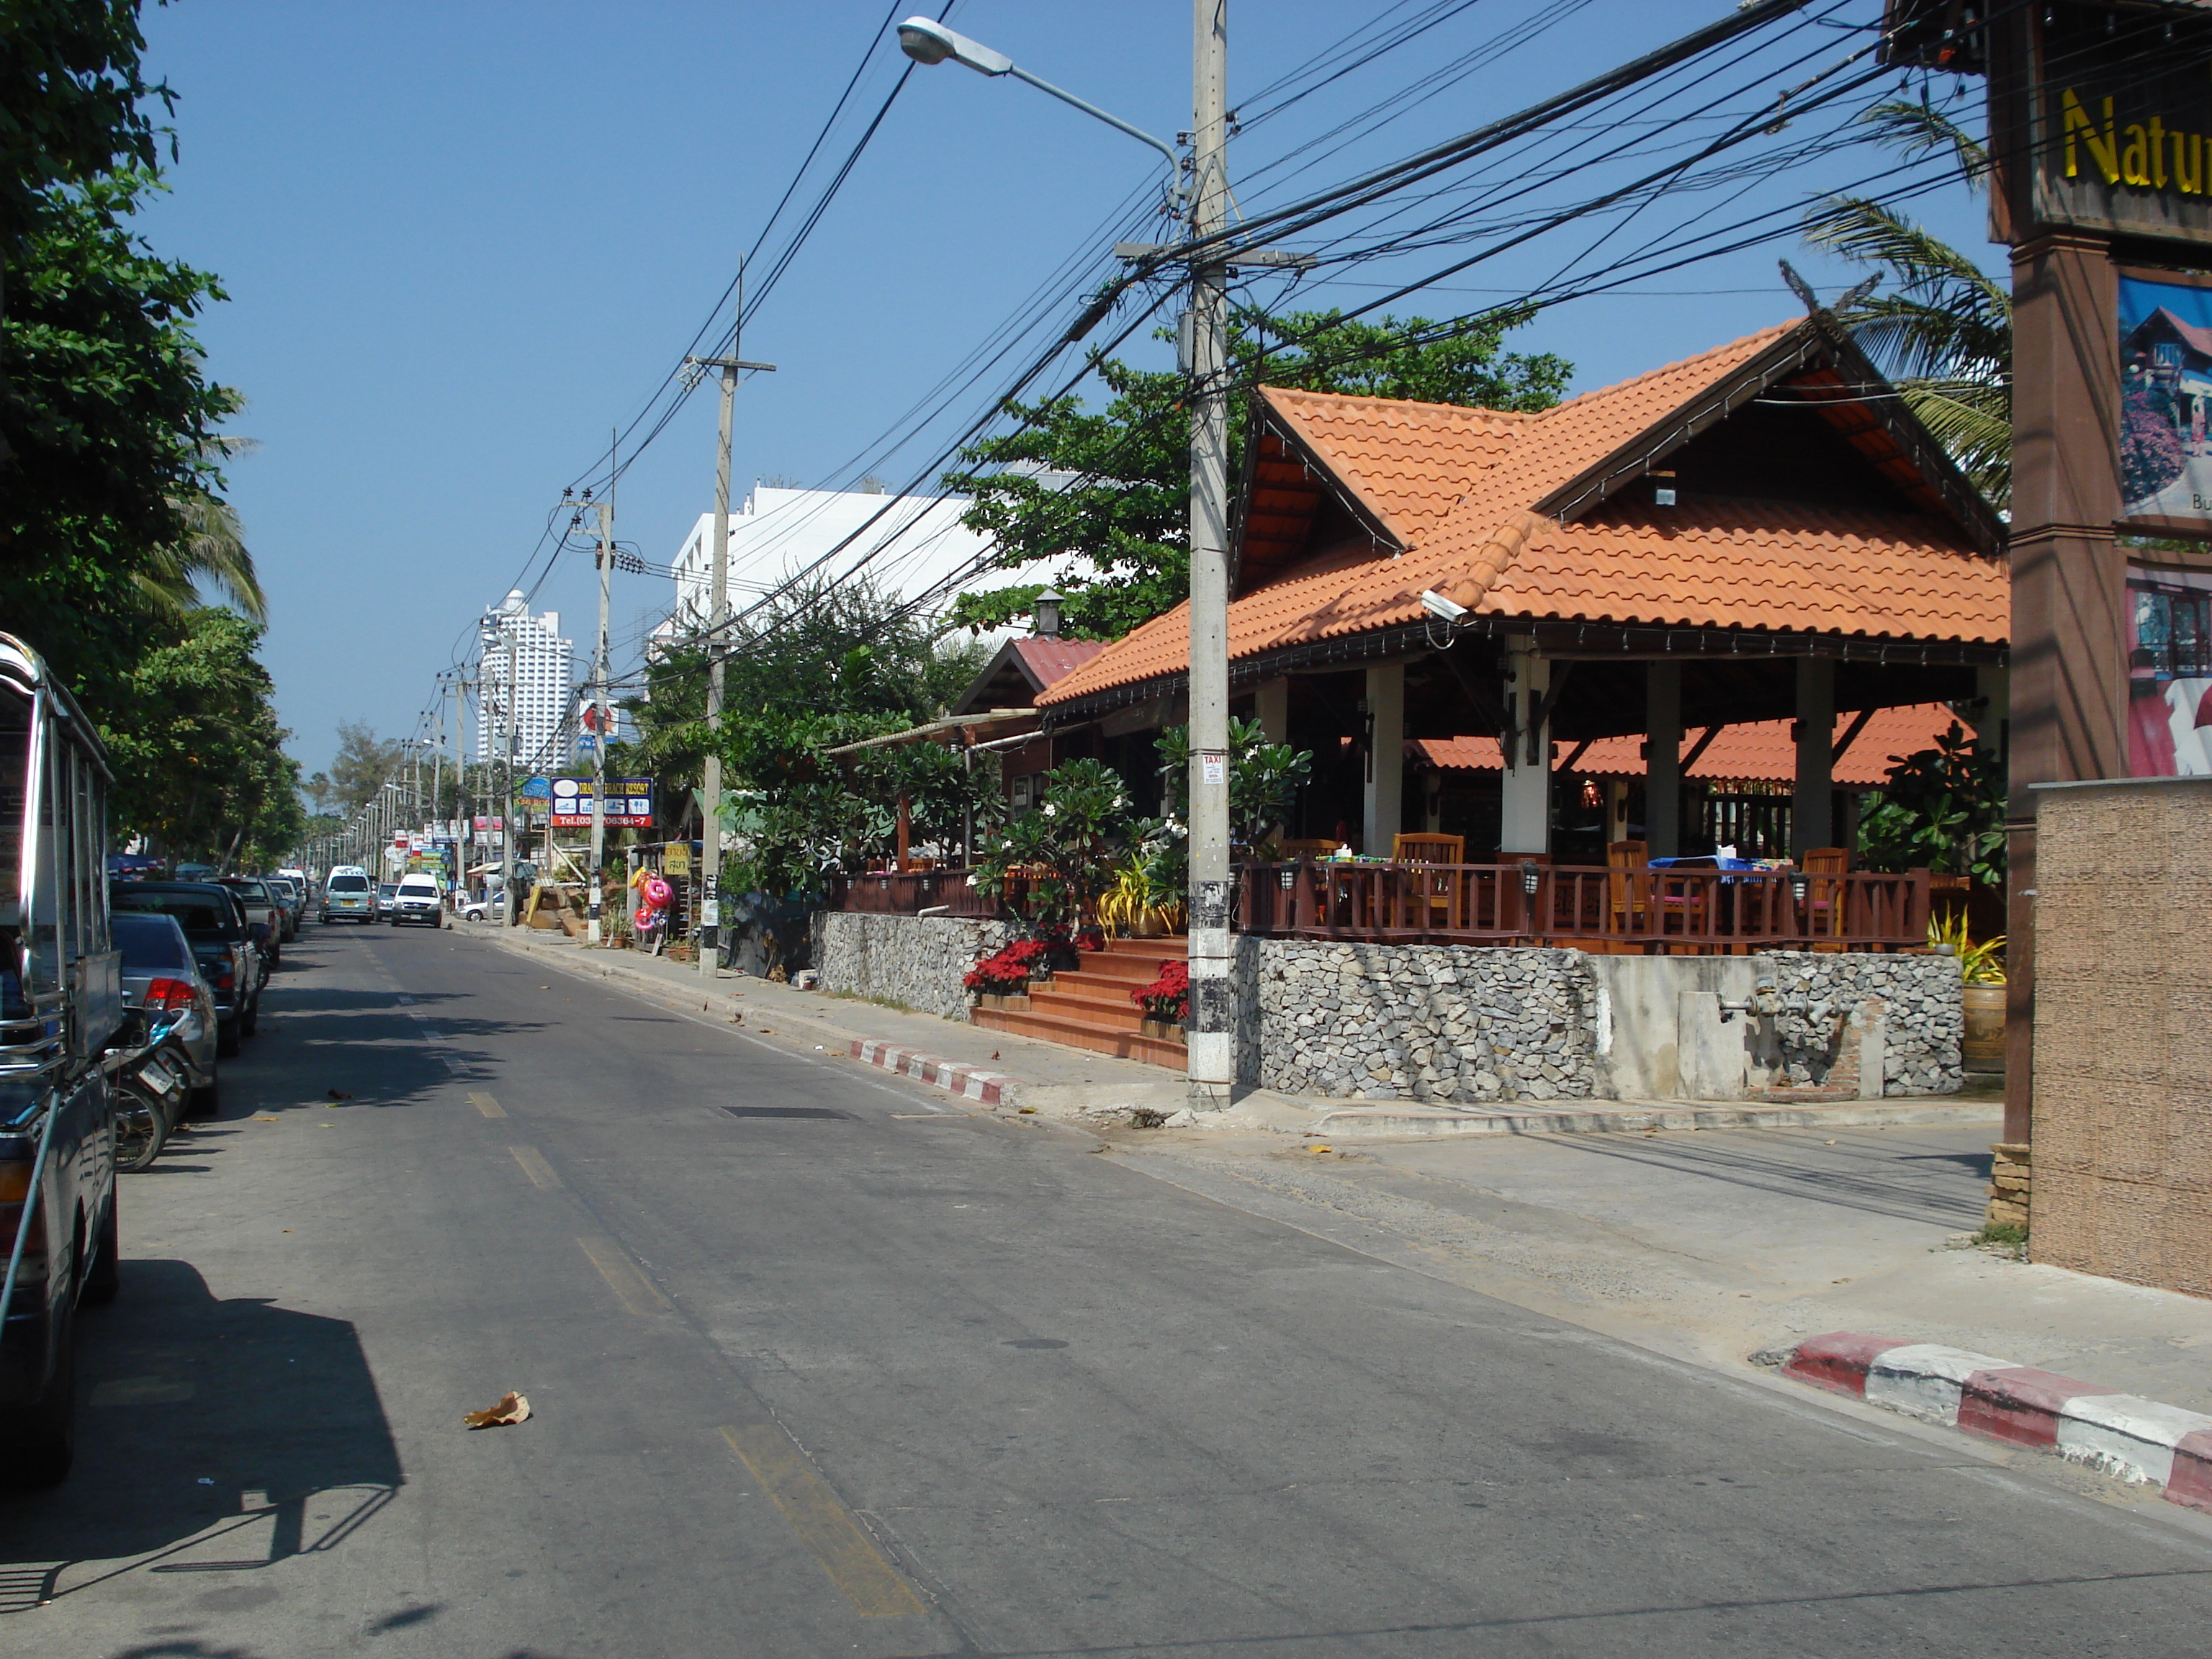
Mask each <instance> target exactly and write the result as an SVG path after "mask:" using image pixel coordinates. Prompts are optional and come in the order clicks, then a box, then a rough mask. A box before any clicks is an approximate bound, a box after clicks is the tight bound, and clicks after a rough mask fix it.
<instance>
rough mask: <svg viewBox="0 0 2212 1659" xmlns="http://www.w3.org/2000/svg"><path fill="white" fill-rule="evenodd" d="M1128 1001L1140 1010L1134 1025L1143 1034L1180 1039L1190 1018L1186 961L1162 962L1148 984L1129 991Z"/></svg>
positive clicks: (1174, 1040)
mask: <svg viewBox="0 0 2212 1659" xmlns="http://www.w3.org/2000/svg"><path fill="white" fill-rule="evenodd" d="M1129 1000H1130V1001H1132V1002H1133V1003H1135V1004H1136V1005H1137V1006H1138V1007H1139V1009H1141V1010H1142V1011H1143V1018H1141V1019H1140V1020H1139V1022H1138V1024H1139V1028H1140V1029H1141V1030H1143V1031H1144V1034H1145V1035H1146V1036H1149V1037H1159V1038H1163V1039H1164V1040H1165V1041H1167V1042H1182V1041H1183V1023H1184V1021H1186V1020H1188V1018H1190V964H1189V963H1186V962H1184V961H1182V960H1181V959H1179V958H1177V959H1172V960H1170V961H1167V962H1163V963H1161V964H1160V971H1159V972H1158V975H1155V976H1154V977H1153V979H1152V981H1151V982H1150V983H1149V984H1146V985H1140V986H1139V987H1137V988H1136V989H1135V990H1133V991H1132V992H1130V993H1129Z"/></svg>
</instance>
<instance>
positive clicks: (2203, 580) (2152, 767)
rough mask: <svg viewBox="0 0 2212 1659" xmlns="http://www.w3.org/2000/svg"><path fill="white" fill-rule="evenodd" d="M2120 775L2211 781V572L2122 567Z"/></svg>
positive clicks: (2132, 566)
mask: <svg viewBox="0 0 2212 1659" xmlns="http://www.w3.org/2000/svg"><path fill="white" fill-rule="evenodd" d="M2128 773H2129V775H2130V776H2132V777H2138V778H2172V777H2185V778H2197V777H2212V571H2207V570H2159V569H2150V568H2144V567H2142V566H2139V565H2133V564H2131V565H2130V566H2129V567H2128Z"/></svg>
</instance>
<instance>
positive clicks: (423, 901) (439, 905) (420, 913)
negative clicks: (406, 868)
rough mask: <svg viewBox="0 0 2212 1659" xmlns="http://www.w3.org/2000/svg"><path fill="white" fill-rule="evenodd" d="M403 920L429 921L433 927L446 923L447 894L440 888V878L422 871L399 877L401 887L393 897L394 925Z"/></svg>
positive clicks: (396, 925)
mask: <svg viewBox="0 0 2212 1659" xmlns="http://www.w3.org/2000/svg"><path fill="white" fill-rule="evenodd" d="M403 921H427V922H428V923H429V924H430V926H432V927H444V926H445V925H446V896H445V894H444V893H442V892H441V891H440V890H439V887H438V878H437V877H435V876H426V875H422V874H420V873H416V874H410V875H404V876H402V877H400V878H399V888H398V891H397V892H395V893H394V894H393V895H392V926H393V927H398V926H399V924H400V923H401V922H403Z"/></svg>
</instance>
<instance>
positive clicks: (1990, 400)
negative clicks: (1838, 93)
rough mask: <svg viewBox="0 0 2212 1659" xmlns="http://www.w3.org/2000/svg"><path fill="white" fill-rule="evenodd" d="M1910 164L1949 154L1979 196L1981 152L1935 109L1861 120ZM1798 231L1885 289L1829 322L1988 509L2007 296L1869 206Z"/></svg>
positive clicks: (2004, 443) (1837, 206)
mask: <svg viewBox="0 0 2212 1659" xmlns="http://www.w3.org/2000/svg"><path fill="white" fill-rule="evenodd" d="M1863 120H1865V121H1866V122H1867V123H1868V124H1869V125H1872V126H1873V127H1875V129H1876V130H1877V131H1878V133H1879V134H1880V137H1881V142H1883V143H1887V144H1889V145H1891V146H1892V147H1893V148H1895V149H1899V150H1902V151H1903V152H1905V154H1906V155H1913V156H1917V155H1925V154H1927V153H1929V152H1930V151H1936V150H1947V149H1948V150H1949V151H1950V152H1951V153H1952V155H1954V157H1956V159H1957V161H1958V163H1959V170H1960V173H1961V174H1962V175H1963V176H1964V177H1965V179H1966V184H1967V186H1968V187H1969V188H1970V189H1972V190H1973V191H1976V192H1977V193H1978V192H1979V191H1981V190H1982V189H1983V188H1984V185H1985V184H1986V183H1987V180H1988V176H1989V167H1990V158H1989V152H1988V151H1987V150H1986V149H1984V148H1983V146H1982V145H1981V143H1979V142H1978V141H1977V140H1976V139H1975V138H1974V137H1973V136H1972V134H1970V133H1968V132H1966V131H1965V130H1964V129H1963V128H1961V127H1960V126H1959V125H1958V124H1957V123H1956V122H1954V121H1953V120H1952V119H1951V118H1949V117H1948V116H1947V115H1944V114H1943V113H1942V112H1940V111H1938V110H1935V109H1931V108H1930V107H1929V106H1927V105H1926V104H1918V103H1912V102H1909V101H1906V100H1894V101H1892V102H1887V103H1883V104H1878V105H1876V106H1875V107H1874V108H1872V109H1870V110H1869V111H1868V112H1866V114H1865V115H1864V116H1863ZM1805 229H1806V234H1807V236H1808V238H1809V239H1810V240H1813V241H1814V242H1816V243H1818V244H1819V245H1820V246H1823V247H1826V248H1828V249H1830V250H1831V251H1832V252H1836V253H1838V254H1841V255H1842V256H1843V257H1844V258H1846V259H1850V260H1852V261H1855V262H1856V263H1857V264H1863V265H1870V266H1873V267H1874V268H1875V270H1877V271H1879V272H1880V273H1881V274H1882V275H1884V276H1887V277H1888V278H1889V279H1890V281H1891V291H1890V292H1889V293H1887V294H1884V295H1856V296H1855V297H1853V298H1852V299H1851V301H1850V303H1849V304H1848V305H1846V306H1845V307H1843V308H1842V309H1841V310H1839V311H1838V316H1837V320H1838V321H1839V322H1841V323H1842V324H1843V325H1844V327H1846V328H1848V329H1849V330H1850V332H1851V336H1852V337H1853V338H1854V339H1856V340H1857V342H1858V343H1859V344H1860V345H1861V346H1863V347H1864V348H1865V349H1866V352H1867V355H1868V356H1870V357H1872V358H1873V359H1874V360H1875V363H1876V364H1877V365H1878V366H1879V367H1880V368H1881V370H1882V372H1883V373H1884V374H1887V376H1888V377H1889V378H1890V380H1891V381H1892V382H1893V384H1894V385H1895V386H1896V387H1897V389H1898V391H1899V393H1900V394H1902V396H1903V398H1904V399H1905V407H1906V408H1907V409H1910V410H1911V411H1912V412H1913V414H1914V415H1916V416H1918V417H1919V420H1920V422H1921V424H1922V425H1923V426H1925V427H1926V428H1928V429H1929V432H1930V433H1931V434H1933V435H1934V436H1935V438H1936V441H1938V442H1939V443H1941V444H1942V446H1943V447H1944V448H1945V449H1946V450H1947V451H1948V452H1949V453H1950V456H1951V458H1952V459H1954V461H1956V462H1957V463H1958V464H1959V466H1960V471H1963V472H1965V473H1966V476H1967V477H1969V478H1970V479H1972V481H1973V483H1974V484H1975V485H1976V487H1977V488H1978V489H1980V490H1981V491H1982V493H1983V494H1984V495H1986V496H1988V497H1989V499H1990V501H1991V502H1993V503H1994V504H1996V506H1998V507H2002V506H2003V505H2004V504H2005V503H2006V501H2008V499H2009V498H2010V495H2011V492H2012V295H2011V293H2010V292H2009V291H2008V289H2007V288H2006V286H2005V285H2004V283H2002V282H2001V281H1999V280H1998V279H1997V278H1996V277H1994V276H1990V274H1989V273H1988V272H1987V271H1985V270H1983V269H1982V268H1981V267H1980V266H1979V265H1978V264H1975V263H1974V262H1973V261H1972V259H1970V258H1967V257H1966V255H1965V254H1964V253H1961V252H1959V250H1958V249H1956V248H1954V247H1953V246H1951V245H1950V244H1949V243H1948V242H1946V241H1944V240H1942V238H1940V237H1938V236H1936V235H1934V234H1931V233H1930V232H1929V231H1928V230H1927V229H1926V228H1924V227H1923V226H1920V225H1918V224H1916V223H1914V222H1912V221H1911V220H1910V219H1908V218H1906V217H1905V216H1903V215H1902V214H1900V213H1899V212H1898V211H1897V210H1895V209H1893V208H1891V207H1888V206H1886V205H1885V204H1882V203H1881V202H1878V201H1875V200H1873V199H1872V198H1870V197H1859V196H1832V197H1826V199H1825V200H1823V201H1821V202H1820V204H1818V205H1817V206H1815V207H1814V209H1813V210H1812V211H1811V212H1810V213H1809V214H1808V216H1807V218H1806V227H1805Z"/></svg>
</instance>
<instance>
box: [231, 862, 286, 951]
mask: <svg viewBox="0 0 2212 1659" xmlns="http://www.w3.org/2000/svg"><path fill="white" fill-rule="evenodd" d="M222 885H223V886H225V887H227V888H228V889H229V890H230V891H231V893H232V894H233V896H235V897H236V898H237V900H238V902H240V904H242V905H244V906H245V907H246V926H247V927H248V929H249V930H250V929H252V927H257V926H258V927H265V928H267V929H268V930H269V931H268V933H267V935H266V936H265V937H264V938H262V939H258V940H257V941H256V942H257V943H258V944H259V945H260V946H261V948H262V951H263V952H264V954H265V955H266V956H267V957H268V958H269V965H270V967H271V968H274V967H275V966H276V964H277V963H278V962H279V961H280V960H282V958H283V951H284V909H283V906H282V905H280V904H279V903H278V902H276V894H275V893H274V892H272V891H271V890H270V887H269V884H267V883H266V882H264V881H263V880H262V879H261V878H259V877H258V876H225V877H224V878H222Z"/></svg>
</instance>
